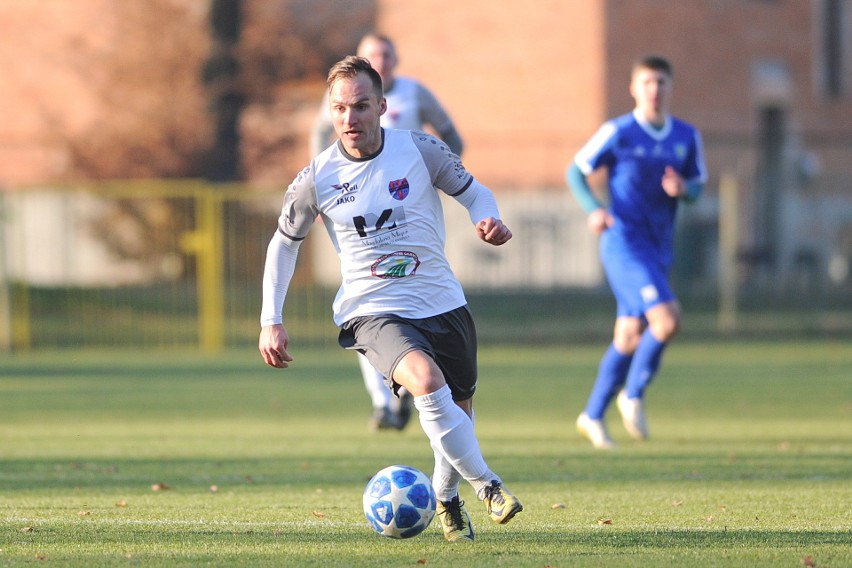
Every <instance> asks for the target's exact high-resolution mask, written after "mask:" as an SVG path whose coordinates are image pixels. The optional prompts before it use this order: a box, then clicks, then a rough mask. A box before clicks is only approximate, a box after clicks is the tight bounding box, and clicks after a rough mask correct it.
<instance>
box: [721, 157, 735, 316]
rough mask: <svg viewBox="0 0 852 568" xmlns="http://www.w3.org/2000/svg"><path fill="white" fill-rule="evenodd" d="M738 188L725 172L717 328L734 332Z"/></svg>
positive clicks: (730, 175) (732, 177) (730, 174)
mask: <svg viewBox="0 0 852 568" xmlns="http://www.w3.org/2000/svg"><path fill="white" fill-rule="evenodd" d="M738 193H739V187H738V184H737V178H736V176H735V175H734V174H733V173H731V172H725V173H723V174H722V178H721V179H720V181H719V314H718V324H717V325H718V327H719V329H720V330H722V331H733V330H734V329H736V327H737V288H738V287H739V281H738V273H737V247H738V243H739V215H738V214H737V207H738V201H739V199H738Z"/></svg>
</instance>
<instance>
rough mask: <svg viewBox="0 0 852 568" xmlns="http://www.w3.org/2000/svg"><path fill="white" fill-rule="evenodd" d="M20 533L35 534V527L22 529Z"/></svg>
mask: <svg viewBox="0 0 852 568" xmlns="http://www.w3.org/2000/svg"><path fill="white" fill-rule="evenodd" d="M21 532H35V527H23V528H22V529H21Z"/></svg>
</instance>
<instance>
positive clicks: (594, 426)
mask: <svg viewBox="0 0 852 568" xmlns="http://www.w3.org/2000/svg"><path fill="white" fill-rule="evenodd" d="M577 432H579V433H580V435H581V436H583V437H584V438H586V439H588V440H589V441H590V442H591V443H592V445H593V446H594V447H596V448H597V449H599V450H611V449H612V448H614V447H615V443H614V442H613V441H612V439H611V438H610V437H609V434H607V432H606V425H605V424H604V422H603V420H592V419H591V418H589V415H588V414H586V413H585V412H584V413H582V414H581V415H580V416H579V417H578V418H577Z"/></svg>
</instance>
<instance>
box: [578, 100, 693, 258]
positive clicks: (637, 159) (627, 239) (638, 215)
mask: <svg viewBox="0 0 852 568" xmlns="http://www.w3.org/2000/svg"><path fill="white" fill-rule="evenodd" d="M574 161H575V163H576V164H577V166H578V167H579V168H580V170H581V171H582V172H583V173H584V174H586V175H588V174H590V173H591V172H592V171H593V170H596V169H598V168H600V167H606V168H607V169H608V170H609V193H610V204H609V211H610V213H612V215H613V217H614V218H615V224H614V226H612V227H611V228H609V229H608V230H607V231H606V233H608V235H607V239H608V240H609V241H610V242H609V246H608V247H607V248H608V249H609V250H610V251H612V252H614V253H616V254H617V253H618V252H619V250H620V251H621V252H624V253H626V254H628V255H630V256H631V257H633V258H648V259H653V260H654V262H655V263H660V265H661V266H663V267H669V266H670V265H671V262H672V257H673V249H674V244H673V240H674V224H675V214H676V212H677V204H678V199H676V198H673V197H669V196H668V195H667V194H666V192H665V191H663V186H662V179H663V174H664V172H665V169H666V166H671V167H673V168H674V169H675V170H676V171H677V172H678V173H679V174H680V175H681V176H682V177H683V178H684V180H685V181H686V182H687V183H688V182H693V181H698V182H701V183H704V182H706V179H707V170H706V167H705V164H704V157H703V148H702V144H701V136H700V134H699V133H698V130H697V129H696V128H695V127H693V126H692V125H690V124H687V123H686V122H683V121H682V120H678V119H677V118H674V117H671V116H669V117H667V119H666V122H665V124H664V125H663V127H662V128H659V129H657V128H655V127H653V126H652V125H651V124H649V123H648V122H646V121H644V120H642V119H640V118H638V117H637V115H636V113H635V112H634V113H630V114H625V115H623V116H620V117H618V118H615V119H613V120H610V121H608V122H606V123H605V124H604V125H603V126H601V128H600V129H599V130H598V132H597V133H596V134H595V135H594V136H593V137H592V138H591V139H590V140H589V142H587V143H586V145H585V146H584V147H583V148H582V149H581V150H580V151H579V152H578V153H577V156H576V158H575V159H574Z"/></svg>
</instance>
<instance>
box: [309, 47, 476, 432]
mask: <svg viewBox="0 0 852 568" xmlns="http://www.w3.org/2000/svg"><path fill="white" fill-rule="evenodd" d="M356 55H358V56H360V57H363V58H365V59H366V60H367V61H369V62H370V65H371V66H372V67H373V69H375V70H376V71H377V72H378V73H379V75H380V76H381V78H382V88H383V90H384V95H385V100H386V101H387V111H386V112H385V113H384V114H383V115H382V116H381V118H380V120H379V121H380V123H381V125H382V126H383V127H384V128H397V129H400V130H423V129H424V126H428V127H429V128H431V129H432V130H433V131H435V133H436V134H437V135H438V137H439V138H440V139H441V140H442V141H444V142H445V143H446V144H447V146H448V147H449V148H450V150H452V152H453V153H454V154H456V155H458V156H461V155H462V149H463V143H462V139H461V136H460V135H459V133H458V131H457V130H456V127H455V125H454V124H453V121H452V119H451V118H450V116H449V114H448V113H447V112H446V111H445V110H444V108H443V107H442V106H441V103H439V102H438V99H437V98H436V97H435V95H433V94H432V93H431V91H429V89H427V88H426V87H425V86H424V85H423V84H422V83H420V82H419V81H416V80H415V79H412V78H410V77H403V76H399V75H397V74H396V67H397V65H398V64H399V58H398V56H397V53H396V47H395V46H394V44H393V42H392V41H391V39H390V38H388V37H387V36H384V35H380V34H376V33H369V34H367V35H365V36H364V37H362V38H361V41H360V42H359V43H358V48H357V52H356ZM334 134H335V132H334V125H333V124H332V121H331V113H330V112H329V107H328V93H327V92H326V94H325V96H324V97H323V101H322V105H321V107H320V111H319V113H318V114H317V120H316V122H315V123H314V127H313V130H312V132H311V155H312V156H315V155H318V154H319V153H320V152H322V151H323V150H325V149H326V147H328V145H329V144H331V143H332V142H333V141H334V139H335V135H334ZM358 364H359V366H360V368H361V375H362V377H363V379H364V386H365V387H366V389H367V393H368V394H369V395H370V401H371V402H372V405H373V414H372V416H371V417H370V422H369V428H370V429H371V430H374V431H375V430H388V429H394V430H402V429H403V428H405V426H406V425H407V424H408V421H409V418H410V417H411V395H410V394H409V393H408V392H407V391H405V390H404V389H403V390H401V391H400V393H399V396H394V395H393V394H392V393H391V391H390V389H389V388H388V387H387V385H386V384H385V377H384V376H383V375H382V373H381V372H379V371H377V370H376V369H375V368H374V367H373V366H372V365H370V362H369V361H368V360H367V358H366V357H365V356H364V355H360V354H359V355H358Z"/></svg>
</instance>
